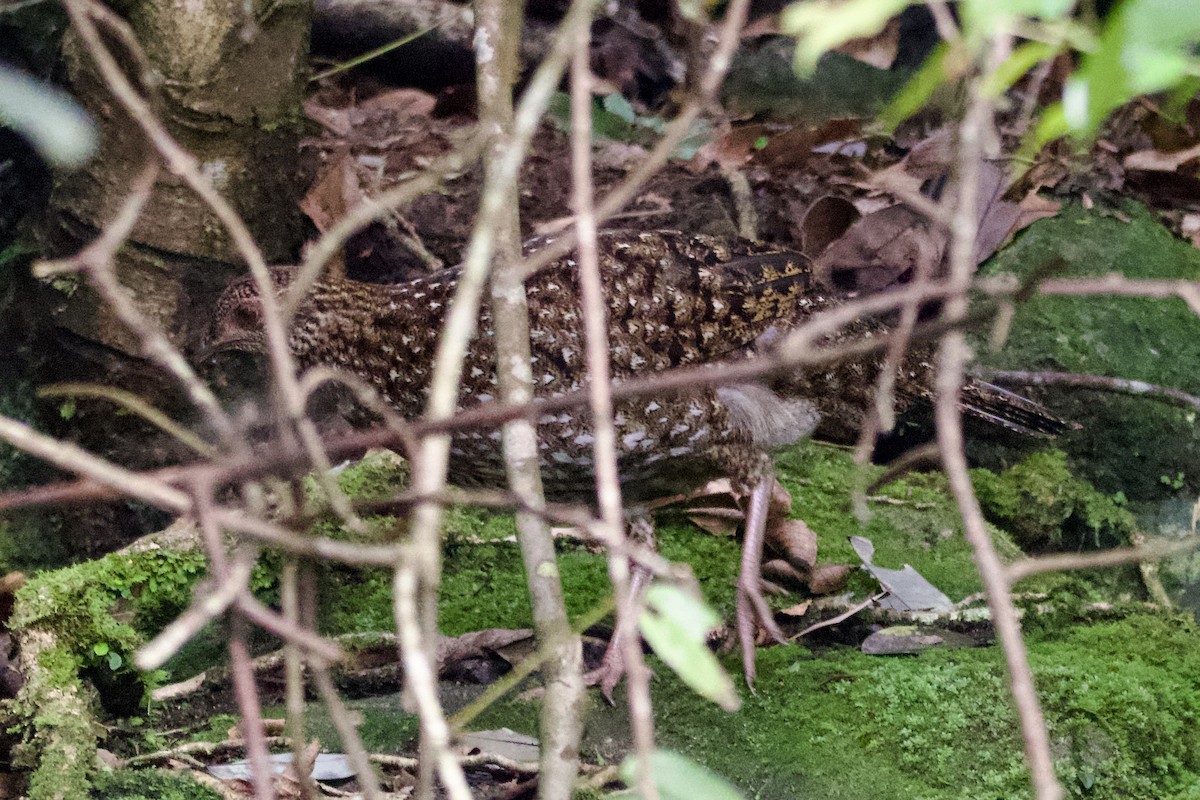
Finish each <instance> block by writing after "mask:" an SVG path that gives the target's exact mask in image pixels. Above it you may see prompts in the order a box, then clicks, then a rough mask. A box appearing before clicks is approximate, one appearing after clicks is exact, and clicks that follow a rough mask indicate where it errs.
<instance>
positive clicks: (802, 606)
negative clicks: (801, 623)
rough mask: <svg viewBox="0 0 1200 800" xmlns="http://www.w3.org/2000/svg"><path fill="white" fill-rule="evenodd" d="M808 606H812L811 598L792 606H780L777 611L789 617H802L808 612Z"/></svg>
mask: <svg viewBox="0 0 1200 800" xmlns="http://www.w3.org/2000/svg"><path fill="white" fill-rule="evenodd" d="M810 606H812V600H805V601H803V602H800V603H796V605H794V606H788V607H787V608H782V609H780V610H779V611H778V612H777V613H779V614H784V615H785V616H789V617H803V616H804V615H805V614H807V613H808V609H809V607H810Z"/></svg>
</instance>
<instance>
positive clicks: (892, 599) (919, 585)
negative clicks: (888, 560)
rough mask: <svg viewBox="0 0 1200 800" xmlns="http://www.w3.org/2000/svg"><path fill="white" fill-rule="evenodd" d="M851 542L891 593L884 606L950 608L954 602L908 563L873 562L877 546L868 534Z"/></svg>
mask: <svg viewBox="0 0 1200 800" xmlns="http://www.w3.org/2000/svg"><path fill="white" fill-rule="evenodd" d="M850 545H851V546H852V547H853V548H854V552H856V553H858V557H859V558H861V559H862V562H863V566H864V567H866V569H867V571H868V572H870V573H871V575H872V576H873V577H874V578H875V580H877V581H879V585H880V586H882V587H883V588H884V589H886V590H887V592H888V595H887V596H886V597H884V598H883V599H882V600H880V602H879V604H880V605H881V606H883V607H884V608H892V609H896V610H898V611H950V610H951V609H952V608H953V607H954V604H953V603H951V602H950V598H949V597H947V596H946V595H945V593H943V592H942V591H941V590H940V589H938V588H937V587H936V586H934V585H933V584H932V583H930V582H929V581H927V580H926V579H925V577H924V576H923V575H921V573H919V572H917V571H916V570H915V569H913V568H912V566H911V565H909V564H905V565H904V568H903V569H887V568H886V567H879V566H876V565H875V564H874V563H873V562H872V560H871V559H872V558H873V556H874V555H875V545H874V543H872V542H871V540H870V539H868V538H866V537H865V536H851V537H850Z"/></svg>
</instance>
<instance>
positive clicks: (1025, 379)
mask: <svg viewBox="0 0 1200 800" xmlns="http://www.w3.org/2000/svg"><path fill="white" fill-rule="evenodd" d="M980 374H981V376H982V377H984V378H986V379H987V380H990V381H995V382H996V383H1019V384H1023V385H1025V386H1074V387H1078V388H1080V389H1094V390H1096V391H1098V392H1112V393H1114V394H1129V395H1133V396H1135V397H1148V398H1151V399H1153V400H1160V401H1162V402H1164V403H1168V404H1170V405H1173V406H1178V407H1180V408H1190V409H1192V410H1193V411H1200V397H1197V396H1196V395H1194V394H1188V393H1187V392H1184V391H1181V390H1179V389H1175V388H1172V387H1170V386H1160V385H1158V384H1156V383H1146V382H1145V381H1135V380H1132V379H1130V378H1110V377H1108V376H1107V375H1080V374H1076V373H1072V372H1025V371H1021V370H1005V369H997V370H987V371H984V372H982V373H980Z"/></svg>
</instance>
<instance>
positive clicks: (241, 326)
mask: <svg viewBox="0 0 1200 800" xmlns="http://www.w3.org/2000/svg"><path fill="white" fill-rule="evenodd" d="M294 274H295V273H294V270H292V269H290V268H286V267H277V268H275V269H272V270H271V280H272V282H273V283H274V284H275V296H276V297H282V296H283V293H284V291H285V290H286V289H287V287H288V285H289V284H290V283H291V281H292V277H293V275H294ZM226 350H242V351H246V352H250V353H265V352H266V351H267V336H266V332H265V331H264V330H263V313H262V297H261V295H260V294H259V290H258V284H257V283H255V281H254V279H253V278H252V277H244V278H239V279H237V280H235V281H234V282H233V283H231V284H229V286H227V287H225V291H223V292H221V296H220V297H219V298H218V299H217V307H216V311H215V313H214V315H213V322H212V326H211V327H210V328H209V335H208V341H207V342H206V343H205V347H204V353H205V354H211V353H216V352H222V351H226Z"/></svg>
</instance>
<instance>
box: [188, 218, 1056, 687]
mask: <svg viewBox="0 0 1200 800" xmlns="http://www.w3.org/2000/svg"><path fill="white" fill-rule="evenodd" d="M545 241H546V240H534V241H533V242H531V243H529V244H527V245H526V250H527V252H529V251H531V250H533V249H536V248H537V247H538V246H539V245H540V244H542V243H544V242H545ZM599 252H600V270H601V276H602V282H603V287H604V293H605V297H606V298H607V307H606V309H605V311H606V312H607V316H608V336H609V345H610V348H611V370H612V376H613V379H614V381H615V382H620V381H622V380H626V379H629V378H634V377H645V376H647V375H651V374H654V373H658V372H662V371H664V370H668V369H671V368H674V367H683V366H695V365H704V364H713V363H716V362H721V361H728V360H736V359H743V358H753V357H756V356H759V355H761V352H762V351H764V350H765V349H766V348H767V347H768V346H769V343H771V342H773V341H775V340H777V339H778V338H779V336H780V334H782V333H783V332H786V331H787V330H788V329H790V328H794V327H796V326H798V325H800V324H802V323H804V322H805V321H806V320H808V319H810V318H811V317H812V316H813V315H814V314H817V313H819V312H821V311H823V310H825V309H828V308H831V307H834V306H836V305H838V304H839V303H841V302H843V300H844V298H841V297H838V296H835V295H833V294H830V293H828V292H826V291H824V290H822V289H821V288H820V287H818V286H817V285H815V284H814V281H813V279H812V275H811V273H810V271H809V267H808V263H807V260H806V259H805V258H804V257H803V256H801V255H799V254H797V253H790V252H781V251H779V250H778V249H772V248H769V247H763V246H758V245H752V244H749V243H746V242H740V241H730V240H725V239H719V238H714V237H709V236H696V235H685V234H681V233H677V232H671V231H655V232H634V231H621V230H614V231H605V232H602V233H601V234H600V236H599ZM275 274H276V280H277V282H278V283H279V285H280V286H283V285H285V284H286V283H287V280H288V277H289V276H288V274H287V273H286V272H276V273H275ZM458 277H459V269H458V268H450V269H446V270H442V271H440V272H437V273H433V274H430V275H428V276H423V277H420V278H417V279H415V280H411V281H409V282H407V283H401V284H394V285H377V284H367V283H359V282H355V281H350V280H326V281H323V282H319V283H317V284H316V286H314V287H313V290H312V291H311V292H310V294H309V296H308V297H307V299H306V300H305V301H304V302H303V303H302V305H301V306H300V308H299V310H298V312H297V314H296V318H295V322H294V325H293V327H292V330H291V333H290V340H289V342H290V346H291V350H292V352H293V353H294V355H295V356H296V358H297V360H298V361H299V363H300V364H301V366H303V367H313V366H317V365H325V366H331V367H337V368H340V369H344V370H348V371H350V372H352V373H354V374H355V375H357V376H359V377H360V378H362V379H365V380H366V381H368V382H369V383H370V384H371V385H373V386H374V387H375V389H376V390H377V391H378V392H379V393H380V394H381V395H382V396H383V397H384V398H385V399H386V400H387V402H388V403H390V404H391V405H392V406H393V407H394V408H395V409H396V411H398V412H399V413H400V414H401V415H402V416H404V417H406V418H410V419H411V418H416V417H418V416H420V415H421V414H422V413H423V412H424V409H425V403H426V399H427V393H428V387H427V384H428V381H429V379H430V377H431V375H432V372H433V359H434V354H435V353H436V351H437V342H438V337H439V335H440V334H441V331H442V326H443V320H444V317H445V314H446V312H447V309H448V308H449V306H450V303H451V302H452V299H453V297H454V293H455V289H456V286H457V283H458ZM526 293H527V295H528V302H529V324H530V339H531V348H532V358H531V363H530V366H531V370H532V375H533V382H534V384H535V387H536V388H535V390H536V393H537V394H539V395H550V394H557V393H563V392H572V391H576V390H579V389H581V388H583V387H584V385H585V383H586V379H587V369H586V365H585V363H584V352H585V350H584V334H583V323H582V311H581V308H580V292H579V285H578V279H577V275H576V269H575V262H574V261H573V260H572V258H571V257H570V256H568V257H564V258H562V259H560V260H558V261H557V262H555V263H553V264H552V265H550V266H549V267H547V268H546V269H544V270H542V271H541V272H538V273H537V274H535V275H534V276H532V277H531V278H530V279H529V280H528V282H527V284H526ZM884 331H886V326H884V325H883V324H881V323H878V322H869V321H864V322H860V323H857V324H856V325H853V326H850V327H849V328H847V329H846V331H845V332H843V333H842V334H840V335H839V339H840V340H844V339H845V338H846V337H869V336H874V335H878V334H879V333H881V332H884ZM493 340H494V330H493V326H492V318H491V313H490V311H489V310H488V309H487V308H486V307H485V308H483V310H481V312H480V315H479V326H478V333H477V336H476V338H475V340H474V341H473V343H472V346H471V347H470V349H469V352H468V354H467V358H466V362H465V365H464V368H463V383H462V388H461V393H460V395H459V405H460V407H461V408H469V407H471V406H474V405H477V404H479V403H485V402H488V401H491V400H493V399H495V395H496V392H497V390H496V371H495V358H496V354H495V349H494V347H493V344H492V342H493ZM211 344H212V346H213V347H215V348H224V349H238V350H250V351H258V352H262V351H264V350H265V337H264V334H263V330H262V324H261V307H260V305H259V301H258V291H257V288H256V286H255V284H254V283H253V282H252V281H251V280H249V279H242V280H239V281H237V282H235V283H233V284H231V285H230V287H229V288H228V289H226V291H225V292H224V294H223V295H222V296H221V298H220V301H219V303H218V306H217V311H216V319H215V323H214V333H213V339H212V342H211ZM929 352H930V351H929V348H928V347H924V348H918V349H916V350H914V351H913V352H912V353H910V355H909V356H908V357H907V358H906V359H905V361H904V363H903V364H902V365H901V367H900V370H899V373H898V374H897V380H896V402H897V405H898V406H899V408H900V410H903V408H904V407H906V406H907V405H909V404H910V403H911V402H912V401H913V400H915V399H917V398H920V397H925V396H928V395H929V393H930V391H931V387H932V386H933V374H932V367H931V366H930V364H929V362H928V360H927V356H928V354H929ZM881 360H882V357H873V358H870V359H867V360H859V361H849V362H845V363H841V364H837V365H834V366H829V367H823V368H820V369H815V370H808V371H798V372H792V373H789V374H787V375H784V376H782V377H780V378H777V379H773V380H771V381H768V382H764V383H737V384H732V385H727V386H721V387H718V388H709V387H696V388H693V389H690V390H686V391H677V392H673V393H664V394H663V395H662V396H655V397H642V398H638V399H633V400H620V401H617V402H616V404H615V423H616V433H617V448H618V462H619V463H618V467H619V473H620V477H621V486H622V492H623V496H624V501H625V503H626V505H627V507H630V508H633V509H636V507H637V506H638V504H640V503H643V502H644V501H648V500H652V499H655V498H660V497H663V496H667V495H674V494H680V493H685V492H688V491H691V490H694V489H696V488H698V487H699V486H701V485H703V484H704V483H705V482H707V481H708V480H710V479H713V478H716V477H729V478H731V479H732V482H733V485H734V488H735V489H736V490H738V491H741V492H746V493H748V494H749V497H750V501H749V508H748V511H747V521H746V543H747V544H746V550H745V553H744V555H743V559H742V561H743V563H742V574H741V576H740V578H739V581H738V602H737V607H738V630H739V638H740V640H741V644H742V650H743V660H744V663H745V665H746V670H747V677H748V679H750V678H752V677H753V664H754V659H753V647H754V619H755V617H757V618H758V619H759V620H760V621H761V622H762V623H763V624H764V626H765V627H766V628H767V629H768V631H770V632H772V633H774V634H776V635H778V628H777V627H776V626H775V623H774V621H773V619H772V615H771V614H770V612H769V610H768V608H767V605H766V603H765V601H764V600H763V598H762V595H761V590H760V581H759V574H758V567H759V565H758V561H759V558H760V556H761V551H762V537H763V527H764V525H765V518H766V507H767V501H768V499H769V496H770V490H771V487H772V483H773V478H772V469H771V464H772V461H771V453H772V452H773V451H774V450H776V449H778V448H781V447H785V446H787V445H790V444H792V443H794V442H796V441H798V440H800V439H802V438H803V437H805V436H808V435H810V434H812V433H813V432H814V431H816V432H818V434H820V433H822V432H825V433H827V434H829V435H831V436H833V437H834V438H844V437H845V436H846V435H847V434H849V435H853V434H854V432H856V431H857V428H858V425H859V422H860V420H861V418H862V416H863V414H864V412H865V410H866V409H867V408H868V404H869V403H870V402H871V398H872V394H873V388H874V382H875V378H876V375H877V373H878V370H879V366H880V362H881ZM965 407H966V409H967V410H968V411H972V412H974V413H977V414H978V415H980V416H983V417H985V418H989V419H991V420H992V421H995V422H999V423H1001V424H1004V425H1006V426H1007V427H1012V428H1015V429H1018V430H1026V431H1029V432H1052V431H1053V430H1054V429H1055V428H1056V427H1057V426H1058V425H1059V423H1058V421H1057V420H1054V419H1053V418H1052V417H1049V416H1047V415H1046V414H1045V413H1044V412H1043V411H1042V410H1041V408H1040V407H1038V406H1036V405H1035V404H1033V403H1031V402H1029V401H1027V400H1024V399H1022V398H1020V397H1017V396H1016V395H1012V394H1010V393H1007V392H1004V391H1003V390H1000V389H998V388H996V387H989V386H987V385H986V384H980V383H972V384H970V385H969V387H968V390H967V392H966V401H965ZM538 437H539V448H540V452H541V459H540V461H541V468H542V474H543V478H544V483H545V488H546V494H547V496H548V497H549V498H550V499H553V500H559V501H585V502H588V501H590V498H592V497H593V496H594V487H595V474H594V471H593V453H592V443H593V439H592V431H591V425H590V422H589V419H588V411H587V409H586V408H579V409H575V410H571V411H561V412H557V413H552V414H547V415H545V416H543V417H542V418H541V419H539V420H538ZM450 480H451V482H453V483H455V484H458V485H460V486H489V487H502V486H505V485H506V480H505V472H504V463H503V459H502V454H501V447H500V432H499V431H498V430H496V431H490V432H488V431H479V430H472V431H465V432H462V433H459V434H457V435H455V436H454V438H453V441H452V447H451V460H450Z"/></svg>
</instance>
